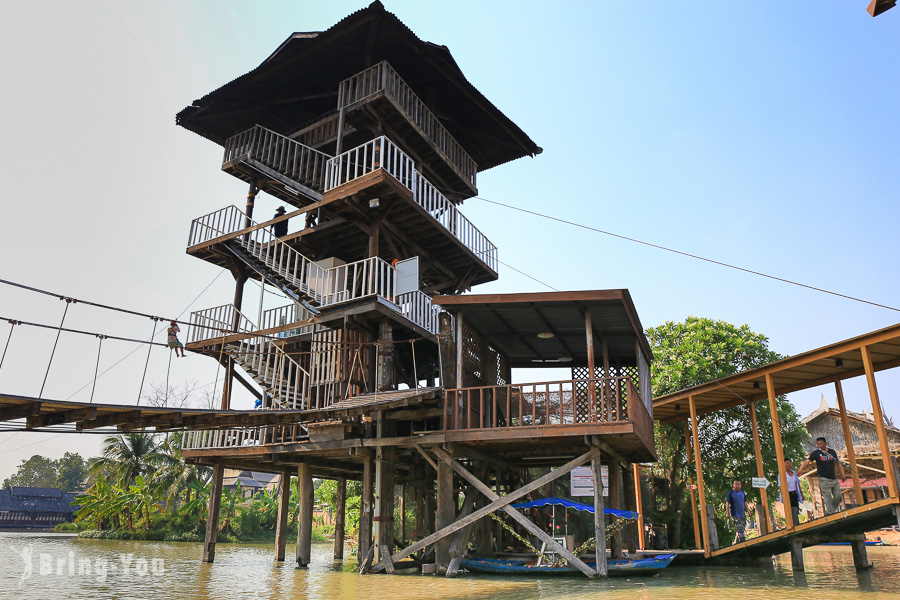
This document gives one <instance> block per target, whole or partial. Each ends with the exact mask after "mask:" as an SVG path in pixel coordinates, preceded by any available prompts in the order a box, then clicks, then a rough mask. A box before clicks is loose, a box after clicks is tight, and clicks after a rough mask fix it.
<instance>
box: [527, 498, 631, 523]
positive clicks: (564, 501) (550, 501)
mask: <svg viewBox="0 0 900 600" xmlns="http://www.w3.org/2000/svg"><path fill="white" fill-rule="evenodd" d="M512 506H513V508H538V507H540V506H565V507H566V508H574V509H575V510H586V511H587V512H589V513H592V512H594V507H593V506H591V505H590V504H581V503H580V502H575V501H574V500H569V499H568V498H541V499H540V500H533V501H532V502H523V503H521V504H513V505H512ZM603 514H606V515H615V516H617V517H622V518H623V519H637V518H638V517H639V516H640V515H638V514H637V513H636V512H631V511H629V510H616V509H615V508H604V509H603Z"/></svg>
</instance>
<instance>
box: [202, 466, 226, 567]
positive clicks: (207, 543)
mask: <svg viewBox="0 0 900 600" xmlns="http://www.w3.org/2000/svg"><path fill="white" fill-rule="evenodd" d="M224 474H225V467H223V466H222V465H216V466H215V467H213V475H212V480H211V481H210V491H209V507H208V510H207V514H206V538H205V540H204V544H203V562H205V563H211V562H213V561H214V560H215V559H216V538H217V537H218V534H219V507H221V505H222V478H223V476H224Z"/></svg>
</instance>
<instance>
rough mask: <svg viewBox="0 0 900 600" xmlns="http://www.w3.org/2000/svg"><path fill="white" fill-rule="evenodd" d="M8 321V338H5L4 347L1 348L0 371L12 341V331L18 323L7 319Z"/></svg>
mask: <svg viewBox="0 0 900 600" xmlns="http://www.w3.org/2000/svg"><path fill="white" fill-rule="evenodd" d="M7 320H8V321H9V336H8V337H7V338H6V346H4V347H3V357H2V358H0V369H2V368H3V361H4V360H6V351H7V350H9V342H10V340H12V334H13V331H14V330H15V328H16V325H19V324H20V323H19V321H16V320H14V319H7Z"/></svg>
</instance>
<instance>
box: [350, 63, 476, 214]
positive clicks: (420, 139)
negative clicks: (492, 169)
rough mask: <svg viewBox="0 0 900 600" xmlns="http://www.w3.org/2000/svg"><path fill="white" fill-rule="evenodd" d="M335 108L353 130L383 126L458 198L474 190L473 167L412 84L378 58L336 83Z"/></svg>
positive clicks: (470, 193) (468, 157) (472, 161)
mask: <svg viewBox="0 0 900 600" xmlns="http://www.w3.org/2000/svg"><path fill="white" fill-rule="evenodd" d="M338 110H339V111H340V110H343V111H344V112H345V114H346V118H347V121H348V123H349V125H351V126H352V127H354V128H355V129H357V130H365V129H369V130H373V131H377V130H379V126H380V125H383V126H385V127H386V130H391V131H392V132H393V133H394V134H396V135H398V136H400V137H402V139H403V142H404V143H405V144H406V145H407V146H408V147H409V149H410V150H411V151H412V152H413V153H414V154H415V155H416V157H417V159H418V160H420V161H421V162H422V163H423V164H425V165H427V166H428V167H429V168H430V169H431V170H432V171H434V174H435V175H436V176H437V177H438V178H439V179H440V180H441V183H443V184H444V185H445V186H446V187H448V188H449V189H452V190H453V192H455V193H457V194H459V195H460V196H462V197H464V198H465V197H469V196H473V195H475V194H476V193H478V190H477V189H476V187H475V177H476V174H477V173H478V165H477V164H476V163H475V161H474V160H473V159H472V157H471V156H469V155H468V153H467V152H466V151H465V150H464V149H463V147H462V146H461V145H460V144H459V142H457V141H456V139H454V137H453V136H452V135H451V134H450V132H449V131H447V128H446V127H444V125H443V124H442V123H441V121H440V120H439V119H438V118H437V117H436V116H435V115H434V113H433V112H432V111H431V110H429V109H428V107H427V106H426V105H425V103H424V102H423V101H422V100H421V99H420V98H419V97H418V96H417V95H416V93H415V92H413V90H412V88H410V87H409V85H407V84H406V82H405V81H403V79H402V78H401V77H400V75H398V74H397V72H396V71H395V70H394V69H393V68H392V67H391V65H389V64H388V63H387V61H382V62H380V63H378V64H376V65H374V66H372V67H370V68H368V69H366V70H365V71H362V72H360V73H357V74H356V75H354V76H352V77H349V78H348V79H345V80H344V81H342V82H341V84H340V87H339V88H338Z"/></svg>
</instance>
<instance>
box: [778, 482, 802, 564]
mask: <svg viewBox="0 0 900 600" xmlns="http://www.w3.org/2000/svg"><path fill="white" fill-rule="evenodd" d="M782 497H784V494H782ZM788 506H789V505H788ZM785 512H790V510H788V509H785ZM790 543H791V567H792V568H793V569H794V570H795V571H804V570H805V569H804V567H803V544H802V543H800V539H799V538H798V537H797V536H796V535H792V536H791V540H790Z"/></svg>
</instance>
